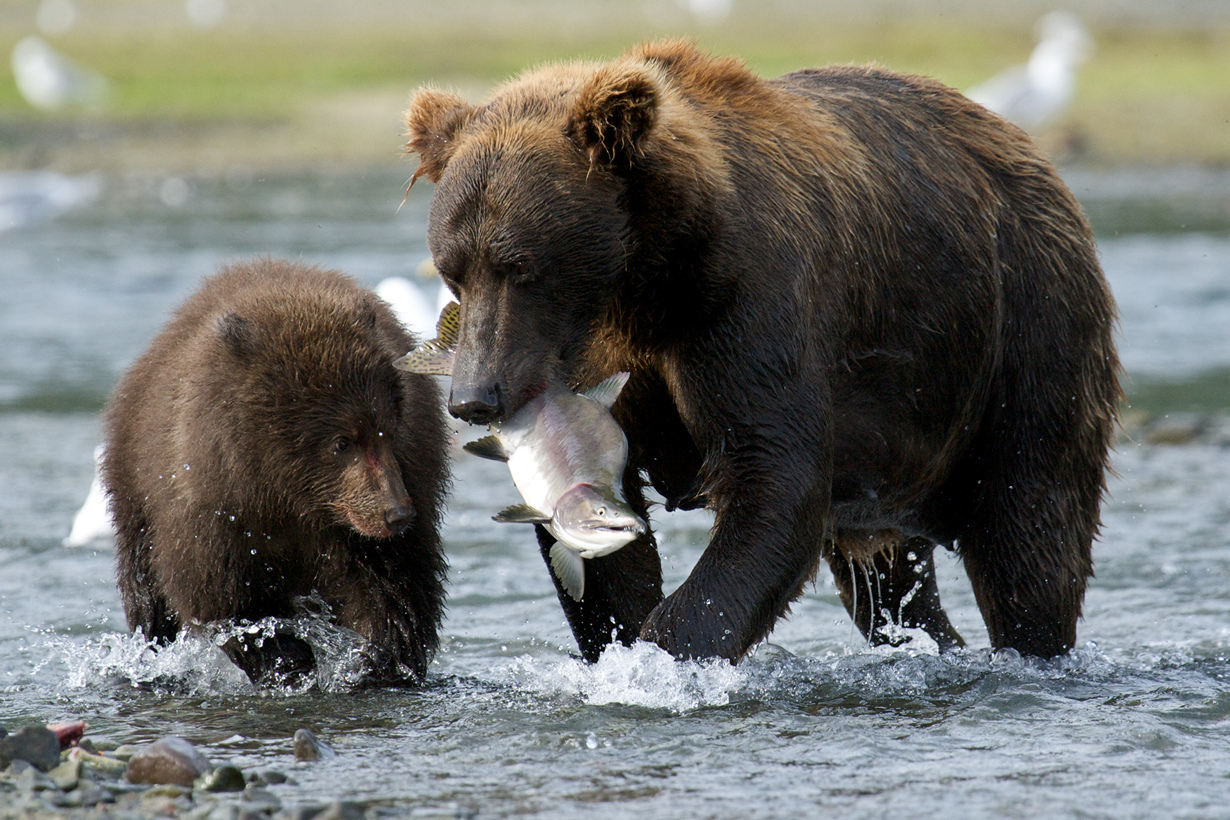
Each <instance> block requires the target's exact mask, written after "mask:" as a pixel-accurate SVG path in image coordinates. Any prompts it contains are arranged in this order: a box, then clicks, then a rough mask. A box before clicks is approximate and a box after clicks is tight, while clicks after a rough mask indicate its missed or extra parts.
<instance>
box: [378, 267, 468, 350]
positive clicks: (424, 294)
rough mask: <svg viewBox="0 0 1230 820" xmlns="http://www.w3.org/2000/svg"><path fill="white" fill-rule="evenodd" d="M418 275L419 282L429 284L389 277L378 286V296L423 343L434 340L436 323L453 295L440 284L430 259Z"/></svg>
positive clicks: (420, 268)
mask: <svg viewBox="0 0 1230 820" xmlns="http://www.w3.org/2000/svg"><path fill="white" fill-rule="evenodd" d="M415 272H416V273H417V274H418V277H419V279H420V280H428V281H424V282H422V284H419V283H416V282H412V281H410V280H409V279H407V278H405V277H404V276H390V277H389V278H387V279H382V280H381V281H380V283H379V284H377V285H376V295H377V296H379V297H380V298H381V299H383V300H384V301H386V302H388V304H389V307H391V308H393V313H394V314H396V315H397V318H398V320H399V321H400V322H401V323H402V324H403V325H405V326H406V329H407V330H409V331H410V332H411V333H413V334H414V337H415V339H416V340H417V341H418V342H420V343H421V342H423V341H425V340H427V339H433V338H435V335H436V321H437V320H438V319H439V318H440V312H441V311H443V310H444V306H445V305H447V304H448V303H449V302H451V301H453V294H452V293H451V292H450V291H449V289H448V288H447V287H445V285H444V283H443V282H441V281H440V279H439V276H440V275H439V274H438V273H437V272H436V268H435V265H433V264H432V263H431V260H430V259H426V260H424V261H423V262H422V263H421V264H420V265H419V266H418V269H417V270H416V271H415ZM430 280H434V282H433V281H430ZM433 292H434V294H435V298H434V300H433V298H432V293H433ZM433 302H434V303H433Z"/></svg>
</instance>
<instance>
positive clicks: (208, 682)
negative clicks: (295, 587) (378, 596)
mask: <svg viewBox="0 0 1230 820" xmlns="http://www.w3.org/2000/svg"><path fill="white" fill-rule="evenodd" d="M296 608H297V609H298V610H299V612H300V614H299V615H296V616H295V617H293V618H262V619H260V620H259V621H252V622H240V623H225V624H209V625H208V626H206V627H203V628H197V629H187V630H184V631H182V632H181V633H180V634H179V636H178V637H177V638H176V639H175V640H174V641H172V642H171V643H169V644H167V645H166V646H157V645H156V644H155V643H154V642H152V641H147V640H146V639H145V636H144V635H143V634H142V633H140V632H136V633H133V634H127V635H120V634H109V635H103V636H101V637H100V638H98V639H97V640H93V641H90V642H88V643H87V644H85V645H84V646H82V645H80V644H76V643H73V644H69V643H67V642H64V643H63V644H62V645H56V644H58V643H59V642H53V645H52V647H51V648H52V649H53V652H52V653H51V656H52V657H60V658H62V659H63V660H64V663H65V664H66V665H67V667H68V674H67V675H66V676H65V682H66V684H67V686H68V687H69V688H84V687H88V686H92V685H94V684H96V682H97V681H99V680H107V679H111V680H121V681H127V682H128V683H129V684H131V685H132V686H134V687H140V686H155V687H159V686H170V687H173V688H175V689H186V690H187V691H189V692H191V693H193V694H217V693H224V694H234V693H239V692H244V693H251V692H253V691H255V689H254V687H253V686H252V684H251V683H250V682H249V681H248V678H247V675H245V674H244V673H243V671H241V670H240V669H239V668H238V667H237V666H235V665H234V664H233V663H231V660H230V659H229V658H228V657H227V656H226V654H225V653H224V652H223V651H222V649H221V648H220V647H222V646H223V645H224V644H225V643H226V642H227V641H228V640H229V639H231V638H234V637H240V636H243V637H245V638H247V639H248V640H251V641H252V642H253V643H255V644H256V645H257V646H259V645H260V643H261V640H262V638H269V637H272V636H273V635H274V634H278V633H281V634H287V635H292V636H294V637H297V638H301V639H302V640H304V641H306V642H307V643H308V644H309V645H310V646H311V648H312V654H313V656H314V657H315V659H316V676H315V680H313V681H309V682H308V683H307V684H306V685H305V686H300V687H292V686H285V687H278V688H276V689H275V690H274V691H277V692H281V693H284V694H293V693H296V692H302V691H304V690H305V689H313V688H315V689H319V690H320V691H324V692H347V691H351V690H353V689H355V688H356V687H357V686H358V685H359V684H360V683H361V682H362V680H363V676H364V675H365V674H366V673H367V672H368V671H369V670H370V644H369V643H368V641H366V640H365V639H364V638H363V637H362V636H361V635H359V634H358V633H356V632H354V631H352V630H350V629H346V628H344V627H341V626H338V625H337V624H335V623H333V622H332V620H331V617H332V616H331V613H330V611H329V607H328V606H327V605H326V604H325V603H324V602H323V601H322V600H320V599H319V598H318V597H315V596H312V597H308V598H303V599H299V600H297V601H296Z"/></svg>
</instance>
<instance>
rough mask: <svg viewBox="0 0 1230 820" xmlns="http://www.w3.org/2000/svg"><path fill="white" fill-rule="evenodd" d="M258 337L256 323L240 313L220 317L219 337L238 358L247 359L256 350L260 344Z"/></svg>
mask: <svg viewBox="0 0 1230 820" xmlns="http://www.w3.org/2000/svg"><path fill="white" fill-rule="evenodd" d="M257 337H258V333H257V329H256V325H254V324H253V323H252V322H251V321H249V320H247V319H245V318H243V317H242V316H240V315H239V314H238V313H234V312H231V313H228V314H226V315H225V316H220V317H218V338H219V339H221V340H222V344H224V345H226V348H227V349H228V350H230V351H231V353H233V354H234V355H235V356H237V357H238V358H240V359H246V358H248V357H249V356H251V355H252V354H253V353H254V352H256V349H257V347H258V346H259V345H260V339H259V338H257Z"/></svg>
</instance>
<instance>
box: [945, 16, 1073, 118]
mask: <svg viewBox="0 0 1230 820" xmlns="http://www.w3.org/2000/svg"><path fill="white" fill-rule="evenodd" d="M1038 34H1039V38H1040V39H1039V41H1038V45H1037V46H1035V47H1034V50H1033V53H1032V54H1030V55H1029V62H1028V63H1027V64H1025V65H1023V66H1017V67H1015V68H1010V69H1008V70H1007V71H1004V72H1003V73H1001V74H997V75H995V76H994V77H992V78H991V79H989V80H987V81H986V82H984V83H982V84H981V85H978V86H975V87H974V88H971V89H970V90H969V91H967V92H965V94H966V96H967V97H969V98H970V99H971V100H973V101H974V102H976V103H980V104H981V105H984V106H986V107H987V108H989V109H990V110H992V111H994V112H995V113H996V114H999V115H1000V116H1001V117H1003V118H1004V119H1006V120H1009V121H1010V122H1013V123H1015V124H1017V125H1019V126H1020V127H1021V128H1023V129H1025V130H1026V131H1036V130H1037V129H1039V128H1041V127H1043V126H1044V125H1046V124H1047V123H1049V122H1051V121H1052V120H1053V119H1054V118H1055V117H1057V116H1058V115H1059V114H1060V113H1061V112H1062V111H1063V110H1064V109H1065V108H1067V106H1068V103H1070V102H1071V101H1072V95H1073V93H1074V92H1075V90H1076V70H1077V69H1078V68H1079V67H1080V65H1081V63H1083V62H1085V60H1087V59H1088V58H1089V56H1090V54H1092V53H1093V39H1092V38H1091V37H1090V36H1089V33H1088V32H1087V31H1086V30H1085V27H1084V26H1083V25H1081V22H1080V21H1079V20H1077V19H1076V17H1074V16H1073V15H1071V14H1069V13H1068V12H1066V11H1053V12H1051V13H1050V14H1048V15H1046V16H1045V17H1043V18H1042V19H1041V20H1040V21H1039V23H1038Z"/></svg>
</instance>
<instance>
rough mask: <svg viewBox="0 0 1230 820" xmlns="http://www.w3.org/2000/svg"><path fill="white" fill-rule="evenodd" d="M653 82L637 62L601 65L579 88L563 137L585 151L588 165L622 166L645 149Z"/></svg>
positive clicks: (654, 115) (653, 119) (654, 107)
mask: <svg viewBox="0 0 1230 820" xmlns="http://www.w3.org/2000/svg"><path fill="white" fill-rule="evenodd" d="M658 96H659V91H658V85H657V83H656V82H655V81H654V78H653V77H652V76H650V74H649V73H648V72H646V71H645V69H644V68H642V67H640V66H620V65H613V66H604V67H603V68H601V69H599V70H598V71H597V73H595V74H594V76H593V77H591V78H590V79H589V82H587V83H586V84H585V86H584V87H583V88H582V89H581V93H580V94H579V95H578V96H577V101H576V103H575V104H574V105H573V109H572V116H571V118H570V119H569V122H568V137H569V138H570V139H571V140H572V141H573V142H575V143H576V144H577V145H579V146H580V147H581V150H583V151H584V152H585V153H586V155H587V156H588V157H589V167H590V168H596V167H599V166H606V167H610V168H612V169H615V170H626V169H628V168H631V167H632V166H633V165H635V164H636V162H637V160H638V159H640V158H641V157H642V156H643V155H644V153H645V150H644V149H645V143H646V141H647V140H648V138H649V136H650V134H651V132H652V131H653V128H654V125H655V124H656V123H657V121H658Z"/></svg>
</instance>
